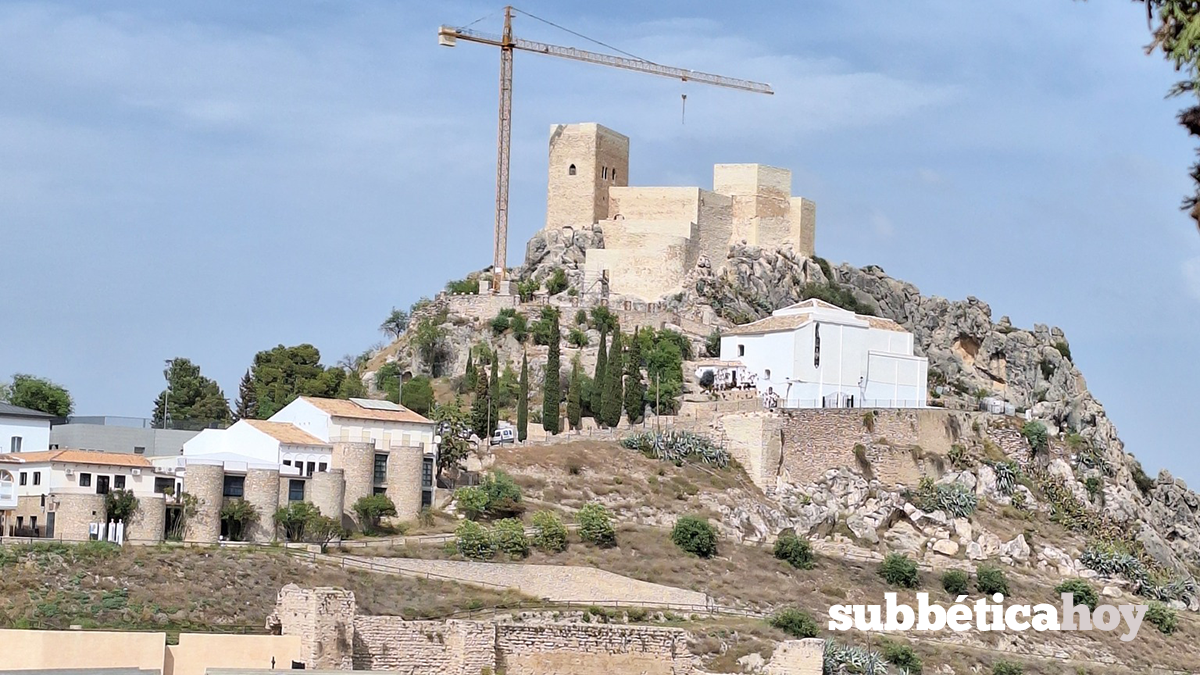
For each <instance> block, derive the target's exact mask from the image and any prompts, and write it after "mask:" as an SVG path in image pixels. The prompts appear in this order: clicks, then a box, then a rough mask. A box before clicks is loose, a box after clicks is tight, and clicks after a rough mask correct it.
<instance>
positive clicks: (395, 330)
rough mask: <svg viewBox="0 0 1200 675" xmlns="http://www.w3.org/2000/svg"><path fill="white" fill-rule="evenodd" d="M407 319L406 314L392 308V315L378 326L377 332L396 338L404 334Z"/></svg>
mask: <svg viewBox="0 0 1200 675" xmlns="http://www.w3.org/2000/svg"><path fill="white" fill-rule="evenodd" d="M408 318H409V315H408V312H406V311H404V310H402V309H396V308H395V307H393V308H392V313H391V314H388V315H387V318H386V319H384V320H383V323H381V324H379V330H381V331H383V332H385V333H387V334H388V335H391V336H392V337H393V338H398V337H400V334H401V333H403V332H404V329H406V328H408Z"/></svg>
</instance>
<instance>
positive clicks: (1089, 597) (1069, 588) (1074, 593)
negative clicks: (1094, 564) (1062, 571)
mask: <svg viewBox="0 0 1200 675" xmlns="http://www.w3.org/2000/svg"><path fill="white" fill-rule="evenodd" d="M1054 592H1055V593H1058V594H1060V595H1061V594H1063V593H1070V594H1071V598H1072V600H1071V602H1072V604H1075V605H1087V606H1088V609H1091V610H1092V611H1095V610H1096V605H1097V604H1099V603H1100V597H1099V596H1098V595H1096V589H1094V588H1092V585H1091V584H1089V583H1088V582H1086V581H1084V580H1083V579H1067V580H1066V581H1064V582H1062V583H1061V584H1059V585H1057V586H1055V587H1054Z"/></svg>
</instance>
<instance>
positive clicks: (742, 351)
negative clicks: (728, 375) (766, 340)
mask: <svg viewBox="0 0 1200 675" xmlns="http://www.w3.org/2000/svg"><path fill="white" fill-rule="evenodd" d="M745 355H746V345H738V356H745Z"/></svg>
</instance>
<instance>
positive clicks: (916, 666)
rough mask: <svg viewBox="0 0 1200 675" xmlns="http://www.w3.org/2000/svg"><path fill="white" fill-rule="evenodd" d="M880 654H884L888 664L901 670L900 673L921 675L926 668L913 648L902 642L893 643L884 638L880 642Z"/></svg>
mask: <svg viewBox="0 0 1200 675" xmlns="http://www.w3.org/2000/svg"><path fill="white" fill-rule="evenodd" d="M879 652H880V653H881V654H883V658H884V659H885V660H886V661H887V662H888V663H890V664H892V665H893V666H896V667H897V668H899V669H900V672H903V673H909V674H910V675H920V673H921V672H922V670H924V668H925V664H923V663H921V657H919V656H917V653H916V652H915V651H913V648H912V647H910V646H908V645H906V644H904V643H902V642H893V641H891V640H889V639H887V638H883V639H882V640H881V641H880V649H879Z"/></svg>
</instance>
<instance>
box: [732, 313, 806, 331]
mask: <svg viewBox="0 0 1200 675" xmlns="http://www.w3.org/2000/svg"><path fill="white" fill-rule="evenodd" d="M809 321H812V317H811V316H809V315H808V314H783V315H780V316H768V317H767V318H765V319H759V320H758V321H754V322H751V323H747V324H743V325H741V326H738V327H736V328H733V329H730V330H727V331H725V333H724V335H754V334H756V333H774V332H775V331H780V330H795V329H796V328H799V327H801V326H803V325H804V324H806V323H808V322H809Z"/></svg>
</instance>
